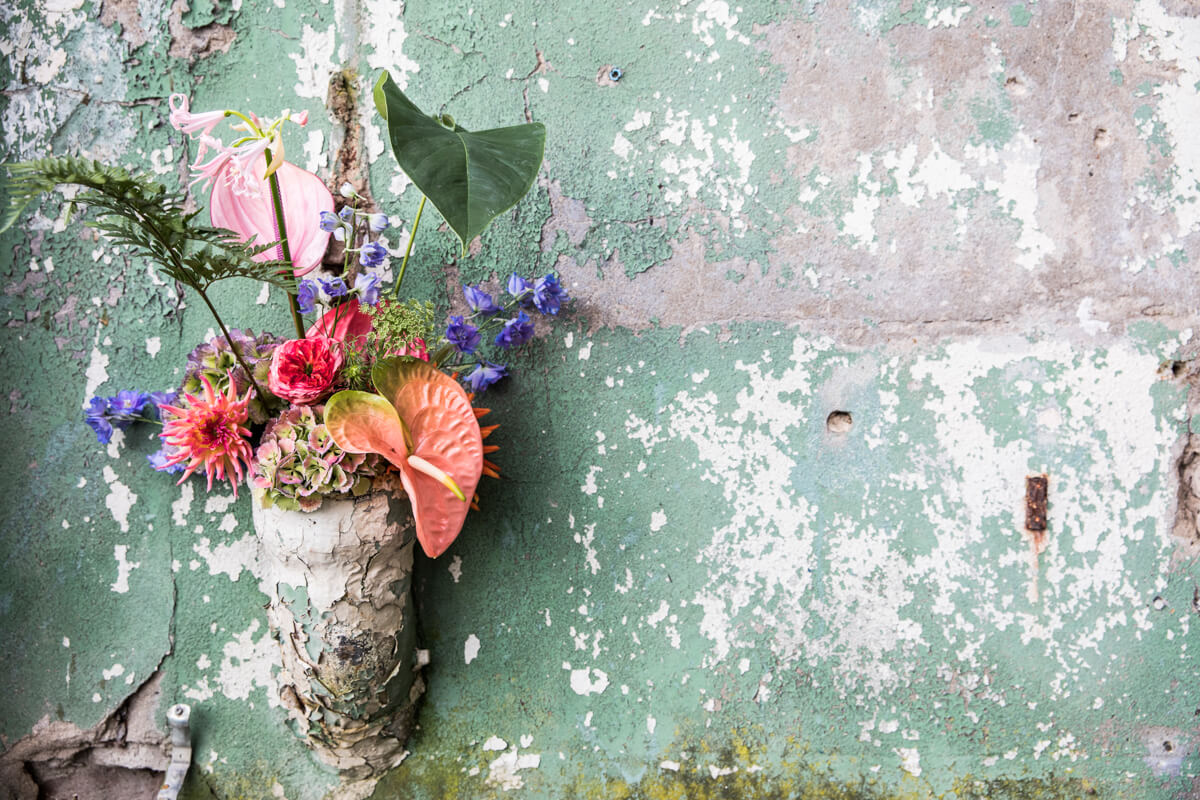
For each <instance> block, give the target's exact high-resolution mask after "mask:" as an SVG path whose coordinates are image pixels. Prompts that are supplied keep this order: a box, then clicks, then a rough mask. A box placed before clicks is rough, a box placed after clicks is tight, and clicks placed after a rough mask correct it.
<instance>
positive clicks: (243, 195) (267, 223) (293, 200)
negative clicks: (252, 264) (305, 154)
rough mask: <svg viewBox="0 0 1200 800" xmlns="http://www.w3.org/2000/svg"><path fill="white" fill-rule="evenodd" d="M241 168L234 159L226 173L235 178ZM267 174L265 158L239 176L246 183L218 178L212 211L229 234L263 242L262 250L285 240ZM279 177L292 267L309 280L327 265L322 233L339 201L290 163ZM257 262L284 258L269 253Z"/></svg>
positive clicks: (215, 220)
mask: <svg viewBox="0 0 1200 800" xmlns="http://www.w3.org/2000/svg"><path fill="white" fill-rule="evenodd" d="M236 167H237V164H236V163H235V162H234V161H233V160H232V159H231V160H229V161H228V162H227V163H226V164H225V165H224V166H223V170H222V172H223V173H231V172H232V171H233V170H234V169H236ZM266 171H267V164H266V159H265V158H259V159H256V160H255V161H254V162H253V163H252V165H251V166H250V170H249V171H247V172H246V173H243V174H242V175H240V176H239V177H240V178H244V181H238V180H233V177H234V176H233V175H232V174H228V175H222V174H219V175H217V176H216V179H215V180H214V181H213V184H212V195H211V197H210V198H209V208H208V213H209V215H210V216H211V218H212V223H213V225H215V226H217V227H219V228H229V229H230V230H232V231H235V232H236V233H239V234H241V236H242V239H243V240H246V239H249V238H250V237H251V236H257V237H258V239H257V241H258V243H259V244H267V243H268V242H273V241H275V240H276V239H278V238H279V234H278V233H277V230H276V225H275V211H274V208H273V207H272V205H271V189H270V186H269V184H268V183H267V180H266V178H265V177H263V176H264V174H265V173H266ZM275 174H276V175H277V176H279V193H280V195H281V196H282V199H283V219H284V224H286V225H287V236H288V247H289V248H290V250H291V254H292V267H293V270H294V272H295V274H296V275H297V276H300V275H306V274H308V273H309V272H312V271H313V270H314V269H316V267H317V265H319V264H320V263H321V259H322V258H324V257H325V249H326V248H327V247H328V246H329V232H328V231H323V230H321V227H320V224H319V223H320V216H321V212H322V211H333V195H331V194H330V193H329V190H328V189H326V188H325V183H324V182H323V181H322V180H321V179H320V178H318V177H317V176H316V175H313V174H312V173H311V172H307V171H305V170H302V169H300V168H299V167H297V166H295V165H294V164H289V163H288V162H286V161H284V162H283V163H282V164H280V165H279V169H278V170H277V171H276V173H275ZM257 258H258V260H260V261H269V260H271V259H273V258H278V254H276V253H274V252H271V251H267V252H265V253H262V254H261V255H259V256H258V257H257Z"/></svg>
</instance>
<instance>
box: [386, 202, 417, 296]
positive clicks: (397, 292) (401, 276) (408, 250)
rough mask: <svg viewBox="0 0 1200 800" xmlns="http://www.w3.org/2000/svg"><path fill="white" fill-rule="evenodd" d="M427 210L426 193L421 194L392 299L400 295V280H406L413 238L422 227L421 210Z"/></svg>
mask: <svg viewBox="0 0 1200 800" xmlns="http://www.w3.org/2000/svg"><path fill="white" fill-rule="evenodd" d="M424 210H425V195H421V205H419V206H417V218H416V219H414V220H413V226H412V232H410V233H409V234H408V247H405V248H404V260H403V261H401V262H400V274H399V275H398V276H396V285H395V287H394V288H393V289H392V299H393V300H397V299H399V297H400V282H401V281H403V280H404V269H405V267H407V266H408V255H409V253H411V252H412V246H413V240H414V239H416V238H417V228H419V227H421V212H422V211H424Z"/></svg>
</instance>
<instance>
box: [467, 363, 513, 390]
mask: <svg viewBox="0 0 1200 800" xmlns="http://www.w3.org/2000/svg"><path fill="white" fill-rule="evenodd" d="M507 374H508V371H507V370H506V369H505V368H504V365H503V364H493V363H492V362H491V361H481V362H479V365H478V366H476V367H475V371H474V372H472V373H471V374H470V375H468V376H467V377H466V381H467V383H468V384H470V385H471V391H472V392H475V394H479V393H480V392H482V391H483V390H484V389H486V388H487V387H489V386H491V385H492V384H493V383H495V382H496V381H498V380H500V379H501V378H503V377H504V376H505V375H507Z"/></svg>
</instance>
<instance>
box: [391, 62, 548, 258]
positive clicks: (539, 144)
mask: <svg viewBox="0 0 1200 800" xmlns="http://www.w3.org/2000/svg"><path fill="white" fill-rule="evenodd" d="M375 107H376V108H377V109H378V110H379V115H380V116H382V117H383V119H384V120H385V121H386V122H387V127H388V136H389V138H390V139H391V142H392V153H393V154H394V155H395V156H396V161H397V162H399V164H400V169H402V170H404V173H405V174H406V175H408V177H409V179H410V180H411V181H412V182H413V183H415V184H416V186H417V188H418V189H420V190H421V193H422V194H424V195H425V196H426V197H428V198H429V201H430V202H431V203H433V205H434V206H435V207H436V208H437V210H438V211H440V212H441V214H442V216H443V217H445V218H446V222H447V224H449V226H450V227H451V229H453V230H454V232H455V233H456V234H457V235H458V238H459V240H460V241H461V242H462V248H463V252H464V253H465V252H466V249H467V243H468V242H470V241H471V240H472V239H474V238H475V237H476V236H478V235H479V234H481V233H483V231H484V230H485V229H486V228H487V226H488V225H489V224H490V223H491V221H492V220H493V219H495V218H496V217H497V216H498V215H499V214H502V213H503V212H505V211H507V210H508V209H510V208H512V207H513V206H515V205H516V204H517V201H519V200H520V199H521V198H522V197H524V196H525V193H526V192H528V191H529V187H531V186H532V185H533V180H534V178H536V177H537V173H538V169H540V168H541V165H542V156H543V154H544V152H545V148H546V128H545V126H544V125H542V124H541V123H540V122H533V123H528V124H525V125H514V126H512V127H509V128H493V129H491V130H486V131H477V132H474V133H472V132H471V131H468V130H466V129H465V128H463V127H461V126H459V125H456V124H454V121H453V120H452V119H450V118H449V117H448V116H443V117H441V118H435V117H431V116H429V115H428V114H425V113H424V112H422V111H421V109H419V108H417V106H416V105H415V104H414V103H413V102H412V101H411V100H409V99H408V98H407V97H405V96H404V92H402V91H400V87H399V86H397V85H396V83H395V81H393V80H392V78H391V76H390V75H388V73H387V72H386V71H385V72H384V73H383V74H382V75H380V77H379V80H378V82H376V84H375Z"/></svg>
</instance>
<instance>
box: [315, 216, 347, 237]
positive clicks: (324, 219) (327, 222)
mask: <svg viewBox="0 0 1200 800" xmlns="http://www.w3.org/2000/svg"><path fill="white" fill-rule="evenodd" d="M341 224H342V223H341V220H340V219H339V218H338V215H337V214H334V213H333V212H332V211H322V212H321V221H320V222H319V223H318V227H320V229H321V230H323V231H325V232H326V233H333V232H334V231H335V230H337V229H338V228H339V227H341Z"/></svg>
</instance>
